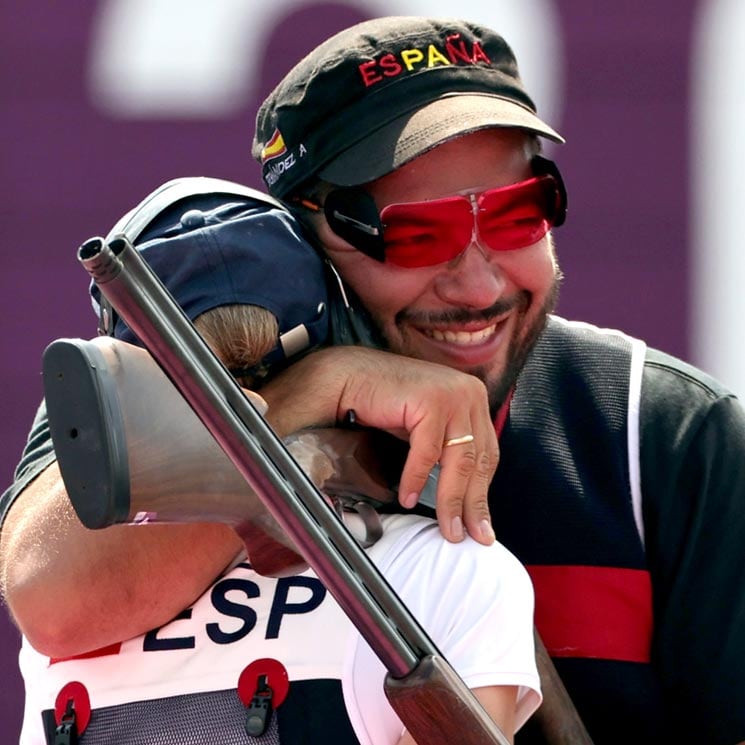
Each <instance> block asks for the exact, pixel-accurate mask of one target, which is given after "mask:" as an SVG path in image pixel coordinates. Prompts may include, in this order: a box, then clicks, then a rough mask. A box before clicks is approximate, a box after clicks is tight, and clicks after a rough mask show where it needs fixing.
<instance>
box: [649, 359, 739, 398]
mask: <svg viewBox="0 0 745 745" xmlns="http://www.w3.org/2000/svg"><path fill="white" fill-rule="evenodd" d="M644 373H645V382H646V383H647V387H648V388H650V389H651V390H654V391H658V390H659V391H660V392H668V393H672V392H673V391H674V390H675V389H681V390H686V391H687V392H688V393H689V394H695V395H697V396H700V397H702V398H704V399H708V400H714V399H717V398H722V397H734V394H733V393H732V391H730V390H729V389H728V388H727V387H726V386H725V385H723V384H722V383H721V382H719V381H718V380H717V379H716V378H714V377H713V376H711V375H709V374H708V373H706V372H704V371H703V370H701V369H700V368H698V367H695V366H694V365H692V364H690V363H688V362H685V361H684V360H681V359H679V358H678V357H674V356H673V355H671V354H667V353H666V352H663V351H661V350H659V349H653V348H651V347H650V348H648V349H647V352H646V355H645V359H644Z"/></svg>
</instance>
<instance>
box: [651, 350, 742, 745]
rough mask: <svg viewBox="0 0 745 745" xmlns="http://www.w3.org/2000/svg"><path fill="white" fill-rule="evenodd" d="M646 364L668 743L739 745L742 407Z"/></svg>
mask: <svg viewBox="0 0 745 745" xmlns="http://www.w3.org/2000/svg"><path fill="white" fill-rule="evenodd" d="M650 356H651V357H652V361H651V364H650V361H649V360H648V363H647V367H646V369H645V373H644V381H643V387H642V408H641V413H642V417H641V425H642V426H641V455H642V463H641V465H642V494H643V497H644V526H645V536H646V553H647V556H648V560H649V564H650V570H651V572H652V587H653V591H654V603H655V608H654V611H655V636H654V642H653V664H654V666H655V668H656V670H657V673H658V676H659V679H660V681H661V682H662V685H663V688H664V691H665V697H666V703H667V706H668V716H669V722H670V725H671V731H670V733H669V734H670V739H671V741H673V740H674V739H675V738H676V737H679V738H681V739H682V740H685V741H686V742H687V741H689V740H691V741H692V740H693V739H698V740H699V741H701V742H704V741H705V742H707V743H712V745H714V744H716V745H733V743H735V742H741V741H743V740H745V708H743V697H744V696H745V669H744V668H743V665H742V659H743V656H744V655H745V574H744V570H743V567H744V566H745V411H743V408H742V405H741V404H740V402H738V401H737V400H736V399H734V398H733V397H731V396H728V395H727V394H726V392H725V391H722V390H721V386H717V384H716V383H715V382H714V381H711V380H710V379H707V378H706V377H705V376H702V375H701V374H700V373H698V371H693V370H692V369H690V368H687V366H682V365H681V364H680V363H679V362H678V361H674V360H671V358H669V357H667V356H665V355H659V354H658V353H651V354H650ZM673 730H674V731H673Z"/></svg>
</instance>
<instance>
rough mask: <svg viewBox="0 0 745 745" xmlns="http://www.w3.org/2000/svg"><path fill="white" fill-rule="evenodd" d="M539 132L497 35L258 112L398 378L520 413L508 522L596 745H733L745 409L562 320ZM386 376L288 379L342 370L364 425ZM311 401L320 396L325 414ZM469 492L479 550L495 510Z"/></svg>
mask: <svg viewBox="0 0 745 745" xmlns="http://www.w3.org/2000/svg"><path fill="white" fill-rule="evenodd" d="M540 138H548V139H551V140H554V141H561V138H560V137H559V136H558V134H557V133H556V132H555V131H554V130H553V129H552V128H550V127H549V126H548V125H546V124H545V123H544V122H542V121H541V120H540V119H538V118H537V116H536V113H535V108H534V106H533V103H532V101H531V100H530V98H529V97H528V96H527V94H526V93H525V91H524V89H523V88H522V85H521V83H520V80H519V78H518V76H517V69H516V66H515V60H514V57H513V55H512V52H511V51H510V49H509V48H508V47H507V46H506V45H505V43H504V40H503V39H501V37H499V36H498V35H497V34H495V33H494V32H492V31H490V30H489V29H485V28H482V27H479V26H476V25H474V24H469V23H463V22H459V21H445V20H443V21H437V20H430V19H411V18H391V19H380V20H376V21H372V22H370V23H367V24H362V25H360V26H358V27H355V28H352V29H350V30H347V31H346V32H342V33H341V34H339V35H337V36H335V37H333V38H332V39H330V40H329V41H327V42H326V43H325V44H324V45H322V46H321V47H319V48H318V49H316V50H315V51H314V52H312V53H311V54H310V55H309V56H308V57H307V58H306V59H304V60H303V61H301V62H300V63H299V64H298V65H297V66H296V67H295V69H294V70H292V71H291V72H290V73H289V74H288V75H287V76H286V78H285V79H284V80H283V81H282V82H281V83H280V84H279V86H278V87H277V88H276V89H275V91H274V92H273V93H272V94H271V95H270V96H269V98H268V99H267V101H266V102H265V103H264V105H263V106H262V108H261V110H260V111H259V115H258V126H257V136H256V141H255V143H254V155H255V157H257V159H258V160H259V161H260V162H261V164H262V169H263V175H264V179H265V181H266V183H267V186H268V187H269V189H270V191H271V192H272V193H273V194H274V195H275V196H278V197H280V198H281V199H283V200H284V201H286V202H287V203H288V204H289V205H291V206H292V207H293V208H294V209H295V210H296V211H297V214H298V215H299V216H300V217H301V218H302V219H303V220H304V221H305V222H306V224H307V225H308V226H309V228H310V230H311V231H312V232H313V233H314V234H315V236H316V238H317V241H318V243H319V244H320V245H321V246H322V248H323V250H324V251H325V253H326V255H327V256H328V258H329V260H330V261H331V262H332V263H333V264H334V266H335V267H336V269H337V270H338V272H339V273H340V275H341V276H342V278H343V280H344V281H345V282H346V284H347V286H348V287H349V288H350V291H352V292H353V293H355V294H356V295H357V296H358V297H359V299H360V301H361V303H362V304H363V305H364V306H365V308H366V309H367V310H368V311H369V313H370V316H371V318H372V322H373V324H374V326H375V328H376V329H377V331H378V332H379V335H380V337H381V338H382V339H383V345H384V347H385V348H386V349H387V350H389V351H392V352H394V353H396V354H398V355H400V356H401V358H400V359H399V367H398V368H397V372H396V374H397V375H399V376H400V377H405V375H406V373H405V371H406V370H407V369H410V370H411V371H412V372H411V374H412V375H414V374H416V375H421V389H422V390H425V389H426V387H427V385H428V377H427V373H426V370H423V369H422V368H421V363H422V361H426V362H429V363H431V364H432V365H433V367H432V368H431V369H432V370H433V372H436V371H437V370H439V369H440V368H439V367H438V366H439V365H445V366H448V367H451V368H455V369H458V370H461V371H463V372H466V373H470V374H472V375H474V376H476V377H477V378H478V379H479V380H481V381H482V384H483V385H484V387H485V390H487V391H488V396H489V403H490V407H491V410H492V414H493V415H494V416H495V420H497V421H501V420H502V419H504V418H505V417H506V425H505V426H504V430H503V432H502V435H501V436H500V440H499V444H500V451H501V455H500V463H499V468H498V470H497V472H496V475H495V477H494V479H493V480H492V482H491V486H490V489H489V506H490V509H491V515H492V523H493V526H494V529H495V530H496V533H497V536H498V537H499V539H500V540H501V541H503V542H504V543H505V544H506V545H507V546H508V547H509V548H511V549H512V550H513V551H514V552H515V553H516V554H517V556H518V557H519V558H521V559H522V560H523V561H524V562H525V563H526V565H527V566H528V569H529V572H530V573H531V575H532V578H533V581H534V584H535V589H536V598H537V600H536V603H537V606H536V607H537V619H536V622H537V627H538V630H539V631H540V633H541V635H542V636H543V639H544V641H545V642H546V644H547V646H548V648H549V651H550V652H551V653H552V655H553V656H554V658H555V661H556V663H557V667H558V669H559V672H560V673H561V674H562V676H563V678H564V680H565V682H566V684H567V686H568V687H569V690H570V693H571V694H572V695H573V697H574V700H575V703H576V704H577V705H578V706H579V708H580V713H581V714H582V715H583V717H584V719H585V721H586V723H587V725H588V727H589V729H590V732H591V734H592V735H593V737H594V739H595V741H596V742H599V743H611V742H629V741H633V742H640V741H643V742H707V743H718V744H721V745H732V744H733V743H736V742H739V741H743V740H745V706H744V705H743V698H744V696H745V671H743V667H742V665H741V664H740V660H741V659H742V657H743V653H745V623H744V621H745V585H744V584H743V580H745V576H744V575H743V569H742V567H743V559H744V558H745V548H743V546H745V541H743V538H744V537H745V458H743V454H744V453H745V416H744V415H743V410H742V408H741V406H740V405H739V403H738V402H737V401H736V400H735V399H734V398H733V397H732V395H731V394H729V393H728V392H727V391H725V390H723V388H722V387H721V386H720V385H719V384H718V383H716V382H715V381H713V380H711V379H710V378H708V377H707V376H705V375H704V374H702V373H701V372H699V371H698V370H694V369H692V368H691V367H689V366H687V365H685V364H684V363H682V362H680V361H678V360H674V359H671V358H670V357H668V356H666V355H663V354H661V353H659V352H656V351H654V350H650V349H646V347H645V345H644V344H643V343H642V342H641V341H638V340H634V339H629V338H628V337H625V336H623V335H622V334H619V333H616V332H604V331H601V330H598V329H594V328H592V327H588V326H586V325H581V324H574V323H567V322H565V321H562V320H560V319H558V318H553V317H550V316H549V314H550V312H551V311H552V310H553V307H554V304H555V302H556V297H557V291H558V283H559V278H560V272H559V270H558V266H557V262H556V254H555V250H554V245H553V241H552V236H551V233H550V232H548V229H549V228H550V227H551V226H552V225H554V226H556V225H557V224H559V223H560V222H561V220H562V219H563V207H564V199H563V194H562V188H561V185H560V181H559V177H558V175H557V174H556V173H552V172H551V168H550V165H548V164H546V163H545V162H544V161H542V160H541V159H536V158H535V155H536V153H537V142H538V140H539V139H540ZM601 250H602V247H601ZM544 327H545V328H544ZM409 358H410V359H409ZM373 364H374V363H373V362H372V361H370V360H369V359H367V360H365V363H364V364H362V363H361V362H360V360H358V359H356V358H355V352H354V351H350V350H345V349H332V350H325V351H323V352H320V353H319V354H318V355H312V356H311V357H309V358H308V359H307V360H305V361H303V362H301V363H300V364H299V365H298V366H297V367H295V368H293V369H292V370H291V371H289V372H288V374H287V376H285V379H284V381H283V383H284V387H285V390H293V386H292V385H291V384H290V383H291V379H292V378H293V377H294V378H295V379H296V380H298V379H300V378H301V377H302V378H303V379H307V380H312V381H314V384H315V385H314V389H315V388H317V390H328V389H329V387H330V385H331V383H333V381H334V380H337V379H338V378H339V377H340V376H342V371H344V370H346V371H347V375H346V378H345V379H346V381H347V382H346V383H345V386H346V388H343V390H342V393H341V396H340V400H339V401H338V402H337V404H338V408H339V410H341V411H344V410H345V409H346V408H347V406H348V404H347V402H346V400H345V395H346V392H347V391H348V390H352V391H357V390H358V389H359V388H363V387H364V386H366V385H369V384H370V380H371V377H372V378H373V380H374V379H375V378H374V376H370V375H368V374H366V369H365V368H366V367H367V366H369V367H372V366H373ZM410 366H411V367H410ZM415 370H416V372H414V371H415ZM376 372H377V374H378V375H382V374H384V373H383V372H382V371H376ZM385 374H392V372H391V370H387V371H386V373H385ZM294 389H295V390H297V387H296V386H295V388H294ZM315 392H316V391H315V390H314V391H311V392H308V391H307V389H306V390H305V391H303V394H304V396H303V400H304V401H306V402H309V401H313V402H315V403H317V404H318V408H317V410H316V416H317V417H318V418H319V419H320V420H323V419H324V418H327V417H328V416H329V413H328V411H327V410H324V409H323V407H322V406H321V404H323V403H324V401H323V398H318V397H315V398H314V397H313V394H314V393H315ZM306 396H307V397H306ZM291 402H292V405H290V403H291ZM284 403H285V404H286V406H287V409H289V410H292V409H297V408H298V406H299V404H296V403H295V402H294V400H293V399H291V398H290V397H286V398H285V399H284ZM376 403H377V402H376ZM357 413H358V419H361V421H363V423H364V422H365V419H364V417H360V416H359V413H360V412H357ZM308 419H309V421H310V420H312V416H311V414H310V413H308ZM468 433H471V434H473V435H474V441H473V442H471V443H465V444H461V445H458V446H457V450H458V454H459V456H460V457H462V458H464V459H465V458H466V457H469V458H471V459H475V458H476V459H477V458H478V457H480V453H481V452H482V451H481V450H480V438H481V437H482V433H481V432H480V431H477V430H475V429H474V428H473V427H472V426H471V418H470V415H469V413H467V412H466V411H464V412H463V414H462V417H461V418H459V419H457V420H456V421H454V422H453V426H452V428H450V429H448V431H447V434H446V438H454V437H458V436H460V435H466V434H468ZM454 449H455V448H447V449H446V450H445V451H444V454H445V456H447V455H451V454H452V452H453V450H454ZM417 476H419V477H420V478H421V473H418V474H417ZM414 482H415V484H416V482H417V478H416V477H415V478H414ZM416 490H417V489H416V486H414V487H413V488H412V492H413V493H412V494H409V493H408V490H404V493H403V494H402V502H403V503H404V504H411V503H413V502H414V501H415V498H416V495H415V492H416ZM468 496H469V495H468V493H466V501H465V506H464V508H463V519H464V521H465V527H466V529H467V531H468V532H469V533H470V534H471V535H474V536H478V535H480V531H481V529H482V528H481V525H480V523H481V522H482V520H483V518H484V516H485V509H484V505H482V504H481V503H480V502H479V501H478V500H474V501H469V499H468ZM439 497H440V498H441V499H440V500H438V517H439V519H440V523H441V526H442V530H443V532H444V533H445V535H447V536H448V537H449V538H451V539H453V540H457V538H458V537H459V536H461V535H462V534H463V528H462V524H461V522H460V515H461V503H460V502H459V501H458V500H457V499H455V498H453V497H452V496H449V495H448V489H447V487H446V486H445V485H443V484H441V490H440V494H439Z"/></svg>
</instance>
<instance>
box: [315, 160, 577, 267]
mask: <svg viewBox="0 0 745 745" xmlns="http://www.w3.org/2000/svg"><path fill="white" fill-rule="evenodd" d="M531 166H532V168H533V173H534V174H535V175H534V176H533V177H532V178H529V179H527V180H526V181H520V182H519V183H516V184H509V185H508V186H503V187H499V188H496V189H488V190H486V191H482V192H479V193H474V194H465V195H457V196H452V197H445V198H443V199H433V200H430V201H426V202H406V203H402V204H390V205H388V206H387V207H384V208H383V209H382V210H381V211H380V212H378V208H377V206H376V205H375V202H374V200H373V198H372V197H371V196H370V195H369V194H368V193H367V192H366V191H364V189H362V188H359V187H351V188H344V189H336V190H334V191H332V192H330V193H329V194H328V196H327V197H326V200H325V202H324V205H323V209H324V213H325V215H326V219H327V221H328V223H329V227H330V228H331V229H332V230H333V231H334V232H335V233H336V234H337V235H339V236H340V237H342V238H344V239H345V240H346V241H348V242H349V243H351V244H352V245H353V246H354V247H355V248H357V249H359V250H360V251H362V252H363V253H365V254H366V255H368V256H370V257H371V258H373V259H376V260H377V261H381V262H388V263H390V264H394V265H395V266H400V267H405V268H415V267H423V266H434V265H436V264H441V263H443V262H446V261H450V260H451V259H454V258H455V257H456V256H459V255H460V254H461V253H463V251H465V250H466V249H467V248H468V246H469V245H471V243H473V242H478V243H479V244H480V245H482V246H484V247H487V248H489V249H491V250H493V251H514V250H516V249H520V248H526V247H527V246H532V245H533V244H535V243H537V242H538V241H540V240H541V239H542V238H543V237H544V236H545V235H546V233H548V231H549V230H550V229H551V228H552V227H558V226H559V225H561V224H563V222H564V220H565V217H566V204H567V199H566V190H565V188H564V183H563V181H562V178H561V174H560V173H559V171H558V169H557V167H556V165H555V164H554V163H553V162H552V161H550V160H547V159H546V158H543V157H541V156H535V157H534V158H533V159H532V161H531ZM306 204H308V203H306ZM308 206H310V205H308Z"/></svg>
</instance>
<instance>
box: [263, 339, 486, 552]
mask: <svg viewBox="0 0 745 745" xmlns="http://www.w3.org/2000/svg"><path fill="white" fill-rule="evenodd" d="M261 394H262V396H264V398H265V399H266V400H267V402H268V404H269V413H268V415H267V418H268V420H269V422H270V423H271V424H272V425H273V426H274V428H275V429H277V430H278V431H279V432H281V433H282V432H284V433H287V432H292V431H297V430H298V429H304V428H307V427H312V426H333V425H334V424H335V423H337V422H339V421H342V420H343V419H344V418H345V416H346V415H347V412H349V411H350V410H353V411H354V412H355V414H356V417H357V421H358V422H359V423H360V424H363V425H368V426H371V427H377V428H379V429H383V430H386V431H388V432H391V433H393V434H397V435H398V436H400V437H403V438H405V439H408V441H409V445H410V452H409V455H408V457H407V460H406V463H405V465H404V469H403V473H402V475H401V482H400V488H399V500H400V501H401V503H402V504H403V505H404V506H405V507H413V506H414V504H416V500H417V498H418V495H419V493H420V492H421V491H422V489H423V488H424V484H425V482H426V480H427V476H428V474H429V472H430V471H431V469H432V467H433V466H434V465H435V463H438V462H439V463H440V465H441V471H440V477H439V482H438V489H437V519H438V521H439V524H440V530H441V531H442V534H443V535H444V536H445V537H446V538H447V539H449V540H451V541H459V540H461V539H462V538H463V536H464V533H463V528H464V526H465V529H466V530H467V531H468V533H469V534H470V535H471V537H473V538H474V539H475V540H477V541H478V542H480V543H484V544H487V545H488V544H490V543H492V542H493V541H494V533H493V531H492V527H491V520H490V517H489V509H488V502H487V492H488V488H489V483H490V482H491V479H492V477H493V475H494V472H495V471H496V467H497V463H498V461H499V447H498V443H497V438H496V434H495V432H494V425H493V423H492V421H491V417H490V414H489V405H488V400H487V394H486V388H485V387H484V385H483V383H482V382H481V381H480V380H478V379H477V378H475V377H473V376H471V375H467V374H465V373H462V372H459V371H457V370H453V369H452V368H449V367H445V366H443V365H437V364H434V363H430V362H422V361H420V360H414V359H411V358H408V357H401V356H398V355H393V354H389V353H387V352H381V351H379V350H373V349H366V348H362V347H333V348H330V349H325V350H322V351H320V352H316V353H314V354H311V355H308V356H307V357H305V358H304V359H302V360H300V361H299V362H296V363H294V364H293V365H292V366H291V367H289V368H288V369H287V370H286V371H284V372H283V373H282V374H281V375H280V376H278V377H277V378H276V379H274V380H273V381H272V382H270V383H269V384H268V385H266V386H264V387H263V388H262V389H261ZM462 435H473V438H474V439H473V442H469V443H465V444H462V445H458V446H455V447H444V442H445V440H448V439H450V438H454V437H460V436H462Z"/></svg>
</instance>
